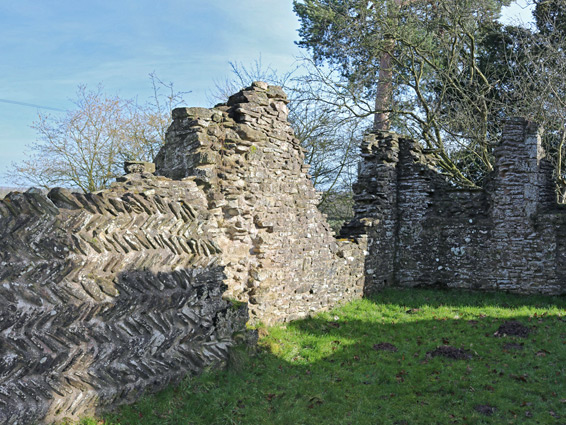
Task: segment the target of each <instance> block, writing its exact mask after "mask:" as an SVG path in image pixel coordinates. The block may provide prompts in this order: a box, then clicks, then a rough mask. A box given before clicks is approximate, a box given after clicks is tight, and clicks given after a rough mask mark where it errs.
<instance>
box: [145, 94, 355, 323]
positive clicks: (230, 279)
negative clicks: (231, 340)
mask: <svg viewBox="0 0 566 425" xmlns="http://www.w3.org/2000/svg"><path fill="white" fill-rule="evenodd" d="M287 103H288V101H287V98H286V96H285V94H284V93H283V91H282V90H281V89H280V88H279V87H274V86H268V85H267V84H265V83H254V84H253V85H252V86H251V87H249V88H248V89H245V90H243V91H242V92H240V93H238V94H236V95H234V96H232V97H231V98H230V99H229V100H228V102H227V103H226V104H223V105H218V106H217V107H215V108H214V109H211V110H209V109H203V108H182V109H175V110H174V111H173V118H174V121H173V124H172V125H171V127H170V129H169V132H168V138H167V144H166V145H165V146H164V148H163V149H162V150H161V151H160V153H159V155H158V156H157V159H156V166H157V173H158V174H161V175H164V176H167V177H170V178H173V179H182V178H185V177H186V176H196V181H197V183H198V184H199V186H200V187H202V189H203V191H204V192H205V193H206V197H207V200H208V209H209V211H210V212H211V214H213V215H214V217H215V219H216V222H217V226H218V229H219V231H218V234H217V235H216V239H215V240H216V242H217V243H218V244H219V246H220V247H221V249H222V251H223V255H222V261H223V264H224V265H225V266H226V268H225V273H226V275H227V279H226V281H225V282H226V283H227V285H228V291H227V296H229V297H231V298H234V299H236V300H239V301H242V302H249V303H250V305H249V308H250V313H251V316H252V320H253V321H262V322H264V323H268V324H269V323H273V322H277V321H286V320H293V319H297V318H301V317H305V316H307V315H309V314H311V313H313V312H316V311H321V310H325V309H328V308H331V307H333V306H335V305H336V304H337V303H343V302H347V301H349V300H351V299H354V298H356V297H360V296H361V294H362V292H363V257H364V255H363V254H364V250H365V240H364V239H363V238H361V239H360V240H356V241H353V240H348V239H344V240H336V239H335V238H334V235H333V232H332V230H331V229H330V227H329V225H328V223H327V222H326V219H325V217H323V215H322V214H321V213H320V212H319V211H318V209H317V204H318V202H319V195H318V194H317V193H316V192H315V190H314V187H313V185H312V182H311V180H310V178H309V177H308V175H307V171H308V166H307V165H305V164H304V153H303V150H302V148H301V146H300V143H299V141H298V140H297V139H296V138H295V137H294V135H293V130H292V128H291V126H290V125H289V123H288V121H287V114H288V109H287V106H286V105H287Z"/></svg>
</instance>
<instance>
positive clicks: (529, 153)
mask: <svg viewBox="0 0 566 425" xmlns="http://www.w3.org/2000/svg"><path fill="white" fill-rule="evenodd" d="M495 156H496V170H495V171H494V173H493V175H491V176H490V177H489V181H488V183H487V184H486V187H485V190H465V189H457V188H455V187H454V186H453V185H452V184H451V183H450V182H449V181H448V180H447V179H446V178H445V177H444V176H443V175H441V174H440V173H439V167H438V166H437V165H436V164H435V160H434V156H433V155H432V154H431V153H427V152H426V151H424V150H423V149H422V148H421V147H420V145H419V144H418V143H416V142H415V141H413V140H409V139H406V138H403V137H400V136H398V135H395V134H392V133H377V134H369V135H368V136H367V137H366V140H365V142H364V145H363V147H362V164H361V167H360V174H359V181H358V183H357V184H356V185H355V187H354V191H355V193H356V195H355V199H356V206H355V212H356V219H355V220H354V221H353V222H352V223H351V224H350V225H349V226H348V227H346V229H345V232H347V233H348V234H350V235H359V234H367V235H368V250H369V255H368V257H367V259H366V274H367V277H366V291H367V292H370V293H371V292H374V291H376V290H378V289H379V288H381V287H383V286H386V285H401V286H409V287H412V286H441V287H456V288H466V289H483V290H506V291H513V292H519V293H548V294H560V293H565V292H566V281H565V280H564V279H563V277H564V276H565V270H564V269H565V268H566V262H565V261H564V260H565V258H566V257H564V253H565V251H564V242H563V240H564V239H563V236H564V235H565V234H566V230H565V228H564V223H565V219H566V214H565V213H566V211H565V210H564V209H561V208H560V206H558V205H557V204H556V201H555V194H554V188H553V182H552V178H551V177H552V167H551V166H550V164H549V163H548V161H547V160H545V158H544V151H543V149H542V147H541V144H540V134H539V128H538V127H537V126H535V125H533V124H532V123H528V122H526V121H524V120H520V119H517V120H511V121H509V122H508V123H507V125H506V128H505V132H504V135H503V139H502V141H501V143H500V145H499V146H498V147H497V149H496V151H495Z"/></svg>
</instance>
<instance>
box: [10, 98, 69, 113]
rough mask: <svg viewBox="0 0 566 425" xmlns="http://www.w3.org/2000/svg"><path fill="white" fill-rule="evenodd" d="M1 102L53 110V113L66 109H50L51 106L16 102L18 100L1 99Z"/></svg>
mask: <svg viewBox="0 0 566 425" xmlns="http://www.w3.org/2000/svg"><path fill="white" fill-rule="evenodd" d="M0 102H4V103H11V104H13V105H21V106H29V107H31V108H38V109H49V110H51V111H58V112H65V110H64V109H59V108H52V107H50V106H41V105H35V104H33V103H25V102H18V101H16V100H8V99H0Z"/></svg>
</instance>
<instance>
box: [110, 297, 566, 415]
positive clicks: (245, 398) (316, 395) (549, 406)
mask: <svg viewBox="0 0 566 425" xmlns="http://www.w3.org/2000/svg"><path fill="white" fill-rule="evenodd" d="M409 292H412V293H409ZM484 295H487V296H488V297H487V299H485V298H484ZM466 296H468V294H466ZM521 299H522V300H523V302H520V300H521ZM457 300H458V296H457V295H456V294H452V295H451V294H450V293H445V292H439V291H421V290H418V291H414V292H413V291H398V290H397V291H394V290H387V291H384V293H383V294H381V295H380V296H377V297H374V298H372V299H371V300H362V301H357V302H354V303H351V304H348V305H347V306H344V307H342V308H340V309H337V310H335V311H333V312H330V313H325V314H322V315H319V316H317V317H316V318H313V319H307V320H301V321H297V322H293V323H291V324H287V325H286V326H279V327H274V328H271V329H269V330H268V331H267V332H268V333H269V334H268V335H266V336H265V337H264V338H263V339H262V342H261V344H262V348H261V350H260V351H259V353H258V354H256V355H255V356H248V355H247V354H246V353H245V352H238V351H236V353H235V355H234V356H233V358H232V364H231V367H230V368H229V369H228V370H225V371H219V372H210V373H206V374H204V375H202V376H200V377H196V378H194V379H189V380H186V381H185V382H184V383H183V384H181V385H180V386H178V387H175V388H171V389H169V390H167V391H165V392H163V393H160V394H158V395H156V396H153V397H148V398H145V399H144V400H142V401H141V402H139V403H137V404H135V405H133V406H129V407H125V408H122V409H121V410H120V411H119V412H118V413H116V414H114V415H109V416H108V417H107V420H108V422H107V423H113V424H116V423H120V424H121V425H126V424H430V423H435V424H452V423H461V424H463V423H528V421H531V420H532V423H537V422H538V423H561V422H560V421H566V404H565V403H566V385H565V384H564V383H565V382H566V380H565V365H566V350H564V343H566V323H565V322H564V309H563V307H562V306H560V307H561V310H560V309H558V308H557V306H556V305H555V304H554V303H553V302H552V299H550V298H544V297H541V298H540V299H537V300H531V301H532V302H528V303H525V302H524V301H525V300H524V298H523V297H518V298H515V297H508V296H504V297H502V298H500V297H498V296H496V294H493V295H492V294H471V295H470V296H468V300H467V301H466V300H463V301H464V302H463V303H458V302H457ZM503 304H510V305H514V307H512V308H510V307H502V305H503ZM473 306H476V307H475V309H474V308H472V307H473ZM543 306H547V307H543ZM535 313H536V316H535ZM507 320H518V321H520V322H522V323H523V324H524V325H526V326H528V327H529V328H530V329H531V333H530V335H529V337H528V338H519V337H504V338H498V337H495V336H494V333H495V331H496V330H497V329H498V327H499V326H500V324H501V323H503V322H504V321H507ZM383 343H389V344H391V345H392V346H395V348H396V350H397V351H385V350H382V349H380V347H385V346H386V345H384V344H383ZM439 346H453V347H457V348H463V349H465V350H467V351H469V352H470V353H471V354H472V357H471V359H467V360H452V359H448V358H443V357H432V356H430V355H427V353H430V352H432V351H433V350H435V349H436V348H437V347H439ZM478 406H479V407H478ZM482 406H483V407H482ZM485 406H488V407H489V408H486V407H485Z"/></svg>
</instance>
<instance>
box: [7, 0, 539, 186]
mask: <svg viewBox="0 0 566 425" xmlns="http://www.w3.org/2000/svg"><path fill="white" fill-rule="evenodd" d="M291 3H292V2H291V0H239V1H237V2H235V1H230V0H161V1H157V0H90V1H77V0H73V1H70V0H1V1H0V34H1V36H0V52H1V56H0V75H1V76H2V78H1V80H0V99H1V100H8V101H15V102H23V103H28V104H33V105H40V106H45V107H50V108H57V109H62V110H64V109H67V108H71V107H72V103H71V101H70V99H72V98H73V97H74V94H75V92H76V89H77V86H78V85H79V84H87V85H88V86H90V87H92V88H95V87H96V85H97V84H98V83H102V84H103V85H104V87H105V89H106V92H108V93H111V94H118V95H120V96H122V97H125V98H133V97H136V96H137V97H138V99H145V98H147V97H149V95H150V90H151V86H150V80H149V77H148V74H149V73H151V72H153V71H155V72H156V74H157V75H158V76H159V78H160V79H162V80H163V81H166V82H172V83H173V84H174V87H175V89H176V90H178V91H191V93H189V94H187V95H185V96H184V98H185V101H186V103H187V104H188V106H209V105H208V103H209V102H208V100H207V99H208V97H207V94H209V93H210V92H211V91H212V90H213V89H214V84H215V81H222V80H224V79H225V78H227V77H229V76H230V69H229V64H228V62H229V61H236V62H242V63H244V64H250V63H252V62H253V61H254V60H257V59H258V58H259V57H260V55H261V58H262V62H263V64H265V65H271V66H272V67H273V68H275V69H278V70H279V71H282V72H284V71H287V70H289V69H290V68H291V67H292V65H293V62H294V61H295V58H296V57H297V56H299V55H300V54H301V52H300V49H298V48H297V47H296V46H295V44H294V41H295V40H297V28H298V27H299V23H298V20H297V18H296V16H295V15H294V13H293V11H292V5H291ZM520 11H521V9H520V8H519V9H517V10H516V11H513V12H512V13H511V14H512V15H515V14H516V13H517V12H520ZM526 15H527V16H528V14H526ZM38 111H39V109H37V108H35V107H29V106H23V105H16V104H13V103H6V102H3V101H0V152H1V153H0V186H4V185H9V182H8V181H7V180H6V178H5V177H4V174H5V173H6V171H7V169H8V168H9V165H10V163H12V162H15V161H19V160H21V159H23V158H24V153H25V149H26V145H29V144H31V143H32V142H33V141H34V140H35V133H34V130H32V129H31V128H30V125H31V124H32V122H33V121H34V120H35V119H36V118H37V113H38ZM43 112H49V113H52V114H56V113H57V112H55V111H50V110H44V111H43Z"/></svg>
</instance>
